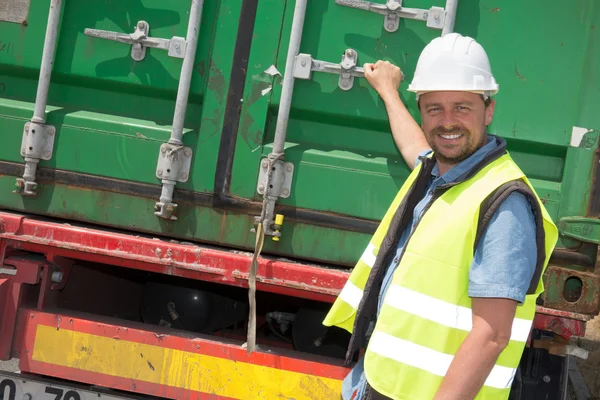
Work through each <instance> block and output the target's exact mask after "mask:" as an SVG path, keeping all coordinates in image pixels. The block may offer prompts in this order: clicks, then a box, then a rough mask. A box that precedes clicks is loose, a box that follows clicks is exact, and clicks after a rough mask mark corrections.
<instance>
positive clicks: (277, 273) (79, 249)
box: [0, 212, 349, 303]
mask: <svg viewBox="0 0 600 400" xmlns="http://www.w3.org/2000/svg"><path fill="white" fill-rule="evenodd" d="M0 239H5V240H6V245H7V246H8V247H9V248H12V249H18V250H24V251H30V252H37V253H42V254H45V255H46V256H47V257H62V258H68V259H77V260H85V261H91V262H98V263H104V264H111V265H116V266H122V267H126V268H134V269H139V270H145V271H150V272H156V273H162V274H167V275H174V276H180V277H184V278H189V279H197V280H203V281H209V282H216V283H222V284H228V285H232V286H238V287H247V280H248V273H249V270H250V262H251V255H249V254H247V253H246V254H243V253H239V252H235V253H234V252H232V251H230V250H225V249H224V250H221V249H216V248H210V247H206V246H196V245H185V244H177V243H170V242H165V241H162V240H156V239H151V238H144V237H138V236H133V235H127V234H122V233H115V232H111V231H104V230H99V229H89V228H80V227H75V226H71V225H68V224H60V223H55V222H48V221H42V220H37V219H35V218H32V217H25V216H22V215H19V214H14V213H6V212H0ZM348 276H349V273H348V272H347V271H343V270H335V269H329V268H319V267H317V266H314V265H307V264H299V263H292V262H287V261H280V260H277V259H271V258H266V257H260V259H259V266H258V273H257V278H256V280H257V289H258V290H263V291H268V292H273V293H279V294H283V295H287V296H295V297H302V298H307V299H312V300H317V301H323V302H329V303H331V302H333V301H334V300H335V298H336V296H337V294H338V293H339V291H340V290H341V288H342V287H343V285H344V283H345V282H346V280H347V279H348Z"/></svg>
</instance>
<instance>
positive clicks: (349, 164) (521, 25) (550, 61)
mask: <svg viewBox="0 0 600 400" xmlns="http://www.w3.org/2000/svg"><path fill="white" fill-rule="evenodd" d="M379 3H384V2H383V1H379ZM444 3H445V2H444V1H433V2H432V1H430V0H412V1H410V2H408V1H406V2H405V3H403V4H404V5H405V6H407V7H418V8H429V7H430V6H432V5H436V6H441V7H443V6H444ZM292 13H293V7H291V6H289V5H288V7H287V8H286V15H285V19H284V31H283V35H282V40H281V42H280V51H279V54H278V60H277V64H276V65H277V66H280V69H283V68H282V67H281V66H283V65H284V64H285V57H286V51H287V48H286V46H287V41H286V39H287V38H288V37H289V31H290V27H291V17H292ZM599 16H600V10H599V9H598V7H594V3H593V2H591V1H575V2H571V3H569V6H568V7H567V8H564V7H562V6H561V5H559V4H558V3H557V4H554V3H548V2H543V1H531V2H527V3H523V2H517V1H509V2H502V4H496V2H493V1H476V0H461V1H460V3H459V6H458V13H457V20H456V25H455V31H457V32H459V33H462V34H465V35H469V36H472V37H475V38H476V39H477V40H478V41H479V42H481V43H482V44H483V46H484V47H485V48H486V50H487V52H488V55H489V57H490V59H491V62H492V67H493V71H494V74H495V76H496V79H497V80H498V82H499V83H500V92H499V94H498V96H497V97H496V100H497V106H496V113H495V117H494V121H493V123H492V125H491V126H490V128H489V132H490V133H493V134H497V135H500V136H502V137H504V138H506V140H507V142H508V147H509V151H510V152H511V154H512V156H513V158H514V159H515V161H516V162H517V163H518V164H519V165H520V166H521V168H522V169H523V170H524V171H525V173H526V174H527V175H528V177H529V178H530V179H531V180H532V182H533V184H534V186H535V188H536V191H537V192H538V194H539V195H540V197H541V198H542V199H543V200H544V202H545V204H546V207H547V208H548V210H549V212H550V214H551V215H552V217H553V218H554V219H555V220H558V218H559V217H562V216H566V215H586V213H587V209H588V202H589V199H590V196H589V194H590V191H591V185H592V172H593V165H594V151H595V150H596V149H597V148H598V134H597V133H596V131H595V129H597V128H598V126H599V125H600V120H599V118H598V116H597V114H594V113H593V111H592V109H593V106H592V105H594V104H598V101H599V100H600V97H599V90H598V89H599V84H598V77H597V73H595V72H594V71H597V70H594V69H593V65H596V66H597V65H598V59H599V57H600V55H599V50H600V48H599V47H598V39H597V38H595V37H594V26H595V25H594V24H597V22H598V20H599ZM260 17H261V16H260V15H259V17H258V18H259V19H260ZM262 17H263V18H265V17H266V16H262ZM269 17H270V15H269ZM258 24H260V21H259V22H258ZM556 26H562V27H565V29H556ZM439 34H440V32H439V31H436V30H431V29H428V28H426V26H425V24H424V23H423V22H419V21H411V20H402V21H401V23H400V28H399V29H398V31H397V32H394V33H389V32H386V31H385V30H384V29H383V17H382V16H380V15H377V14H374V13H369V12H366V11H362V10H357V9H351V8H347V7H342V6H338V5H336V4H335V3H334V2H333V1H312V2H309V3H308V9H307V15H306V22H305V29H304V33H303V38H302V44H301V49H300V51H301V52H302V53H308V54H311V55H312V56H313V58H315V59H319V60H324V61H330V62H339V61H341V55H342V53H343V52H344V50H345V49H347V48H353V49H355V50H356V51H357V52H358V59H359V64H362V63H364V62H375V61H377V60H379V59H383V60H388V61H391V62H392V63H395V64H397V65H399V66H400V67H401V68H402V69H403V71H404V72H405V74H406V78H407V79H406V81H405V82H404V83H403V84H402V86H401V97H402V98H403V100H404V101H405V102H406V104H408V106H409V111H410V112H411V113H412V115H413V116H414V117H415V118H416V119H417V120H420V116H419V113H418V110H417V107H416V102H415V96H414V94H413V93H409V92H407V91H406V88H407V86H408V82H410V80H411V79H412V75H413V71H414V68H415V65H416V62H417V59H418V56H419V54H420V51H421V50H422V48H423V47H424V45H425V44H426V43H428V42H429V41H430V40H431V39H433V38H434V37H436V36H438V35H439ZM272 40H273V41H275V40H277V38H276V37H273V38H272ZM261 43H262V46H261V47H256V48H254V47H253V50H252V55H255V54H256V53H258V54H262V55H263V56H262V57H261V56H258V55H257V56H256V57H257V58H260V59H263V60H264V59H265V58H266V57H270V56H271V50H270V48H266V47H268V44H266V43H264V42H261ZM263 48H264V50H263ZM263 67H264V65H261V66H260V68H263ZM280 95H281V85H280V84H279V82H278V81H277V82H275V85H274V88H273V91H272V95H271V101H270V104H269V105H268V106H265V107H264V110H263V113H264V114H263V115H266V122H265V123H264V125H262V129H261V130H257V125H258V124H253V125H252V128H251V129H248V128H246V125H244V124H242V125H241V126H240V131H239V138H240V141H239V143H238V146H237V148H236V154H235V157H236V158H235V165H234V169H233V177H232V184H231V190H232V192H233V193H234V194H235V195H237V196H240V197H247V198H253V197H254V198H257V197H256V194H255V187H256V179H257V178H256V176H257V172H258V165H259V160H260V158H261V157H264V156H266V155H267V154H268V153H269V152H270V151H271V143H272V142H273V137H274V131H275V122H276V120H277V107H278V105H279V97H280ZM244 112H245V110H244V108H243V109H242V113H244ZM247 112H248V113H249V114H252V118H253V121H254V122H256V121H261V123H262V121H263V120H264V118H261V117H260V116H259V115H258V114H259V110H257V107H256V106H253V109H252V110H248V111H247ZM574 126H576V127H584V128H586V129H588V130H589V133H587V134H586V135H585V136H584V138H583V139H582V140H581V141H580V142H578V143H576V144H574V145H571V133H572V130H573V127H574ZM248 138H252V140H248ZM259 146H260V147H259ZM285 157H286V160H288V161H292V162H293V163H294V164H295V165H296V169H295V171H294V183H293V189H292V196H290V198H288V199H281V200H280V203H281V204H288V205H292V206H296V207H301V208H308V209H316V210H321V211H325V212H334V213H340V214H346V215H352V216H355V217H359V218H366V219H379V218H381V216H382V215H383V213H384V212H385V210H386V209H387V206H388V205H389V202H390V200H391V199H392V198H393V196H394V195H395V193H396V191H397V190H398V188H399V187H400V185H401V184H402V183H403V181H404V179H405V178H406V176H407V174H408V173H409V170H408V168H407V167H406V165H405V164H404V162H403V160H402V159H401V156H400V154H399V152H398V150H397V149H396V147H395V145H394V143H393V140H392V137H391V134H390V133H389V126H388V123H387V115H386V112H385V108H384V106H383V104H382V101H381V99H380V98H379V97H378V95H377V94H376V92H375V91H374V90H372V89H371V88H370V87H369V85H368V83H367V82H366V81H365V80H361V79H357V80H356V81H355V83H354V87H353V89H351V90H350V91H347V92H346V91H343V90H341V89H339V88H338V76H337V75H332V74H325V73H314V74H313V78H312V80H309V81H304V80H297V81H296V83H295V89H294V97H293V101H292V112H291V118H290V124H289V128H288V133H287V146H286V155H285ZM249 165H254V166H255V168H254V169H253V168H249ZM564 245H568V246H574V245H575V243H572V241H569V240H565V243H564Z"/></svg>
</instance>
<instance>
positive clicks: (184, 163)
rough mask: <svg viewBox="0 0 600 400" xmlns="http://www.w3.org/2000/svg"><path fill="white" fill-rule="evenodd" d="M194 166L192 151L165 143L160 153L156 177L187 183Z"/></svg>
mask: <svg viewBox="0 0 600 400" xmlns="http://www.w3.org/2000/svg"><path fill="white" fill-rule="evenodd" d="M191 165H192V149H191V148H190V147H184V146H176V145H173V144H169V143H163V145H162V146H160V152H159V153H158V163H157V165H156V177H157V178H158V179H168V180H170V181H177V182H187V180H188V178H189V176H190V168H191Z"/></svg>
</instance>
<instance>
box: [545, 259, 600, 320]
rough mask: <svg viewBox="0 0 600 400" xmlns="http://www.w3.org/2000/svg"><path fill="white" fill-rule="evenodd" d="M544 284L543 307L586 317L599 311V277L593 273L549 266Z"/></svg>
mask: <svg viewBox="0 0 600 400" xmlns="http://www.w3.org/2000/svg"><path fill="white" fill-rule="evenodd" d="M544 282H545V284H546V291H545V292H544V293H543V295H542V296H543V300H544V307H546V308H552V309H557V310H564V311H570V312H574V313H579V314H587V315H597V314H598V311H600V277H599V276H598V275H596V274H595V273H594V272H589V271H577V270H574V269H570V268H564V267H558V266H555V265H550V266H548V268H547V270H546V274H545V277H544Z"/></svg>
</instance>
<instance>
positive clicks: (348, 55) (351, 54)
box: [346, 49, 354, 58]
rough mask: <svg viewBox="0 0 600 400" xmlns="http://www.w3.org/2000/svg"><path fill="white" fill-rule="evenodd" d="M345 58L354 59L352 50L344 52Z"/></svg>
mask: <svg viewBox="0 0 600 400" xmlns="http://www.w3.org/2000/svg"><path fill="white" fill-rule="evenodd" d="M346 56H347V57H350V58H354V50H352V49H348V50H346Z"/></svg>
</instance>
